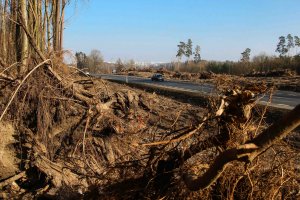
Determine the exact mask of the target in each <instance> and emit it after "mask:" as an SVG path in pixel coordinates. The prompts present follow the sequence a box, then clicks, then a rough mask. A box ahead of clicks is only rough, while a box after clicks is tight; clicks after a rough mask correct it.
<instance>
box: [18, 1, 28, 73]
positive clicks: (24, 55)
mask: <svg viewBox="0 0 300 200" xmlns="http://www.w3.org/2000/svg"><path fill="white" fill-rule="evenodd" d="M19 8H20V15H19V17H20V18H22V20H20V21H22V22H23V23H24V24H23V25H24V26H26V27H28V14H27V9H26V0H20V1H19ZM20 35H21V39H22V41H21V60H20V61H21V62H22V65H23V69H24V66H27V60H28V38H27V35H26V33H25V31H24V30H20ZM23 69H20V73H22V72H23Z"/></svg>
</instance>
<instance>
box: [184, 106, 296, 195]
mask: <svg viewBox="0 0 300 200" xmlns="http://www.w3.org/2000/svg"><path fill="white" fill-rule="evenodd" d="M299 125H300V104H299V105H298V106H296V107H295V108H294V109H293V110H292V111H291V112H289V113H287V114H286V115H285V116H283V118H282V119H281V120H279V121H278V122H276V123H274V124H273V125H272V126H270V127H269V128H267V129H266V130H264V131H263V132H262V133H261V134H260V135H258V136H257V137H256V138H254V139H252V140H250V141H248V142H246V144H244V145H240V146H239V147H237V148H232V149H228V150H226V151H224V152H223V153H221V154H220V155H219V156H218V157H217V158H216V159H215V161H214V162H213V164H212V165H211V166H210V167H209V169H208V170H207V171H206V172H205V173H204V174H203V175H201V176H199V177H197V176H195V175H193V174H190V173H184V174H183V179H184V182H185V184H186V186H187V187H188V188H189V189H190V190H193V191H196V190H199V189H205V188H207V187H209V186H210V185H211V184H213V183H214V182H215V181H216V180H217V179H218V178H219V177H220V176H221V174H222V173H223V171H224V170H225V168H226V166H227V164H229V163H230V162H232V161H235V160H238V161H244V162H249V161H250V162H251V161H252V160H253V159H254V158H255V157H257V156H258V155H259V154H261V153H262V152H264V151H265V150H266V149H267V148H269V147H270V146H271V145H272V144H274V142H276V141H278V140H280V139H282V138H283V137H285V136H286V135H287V134H289V133H290V132H291V131H292V130H294V129H295V128H297V127H298V126H299Z"/></svg>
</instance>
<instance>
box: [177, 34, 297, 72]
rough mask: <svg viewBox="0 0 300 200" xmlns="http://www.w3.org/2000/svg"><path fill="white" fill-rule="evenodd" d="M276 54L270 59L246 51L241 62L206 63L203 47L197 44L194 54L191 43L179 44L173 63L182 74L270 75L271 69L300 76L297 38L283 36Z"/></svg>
mask: <svg viewBox="0 0 300 200" xmlns="http://www.w3.org/2000/svg"><path fill="white" fill-rule="evenodd" d="M278 39H279V41H278V44H277V46H276V49H275V52H277V53H279V56H268V55H266V54H264V53H262V54H259V55H256V56H253V57H252V59H250V57H251V49H250V48H246V49H245V50H244V51H243V52H242V53H241V58H240V60H239V61H237V62H234V61H225V62H220V61H206V60H202V59H201V56H200V46H199V45H197V46H196V48H195V51H194V52H193V51H192V40H191V39H188V41H187V43H185V42H180V43H179V44H178V45H177V47H178V50H177V54H176V57H177V58H178V62H177V63H173V65H172V67H171V69H173V70H176V71H182V72H192V73H197V72H201V71H212V72H214V73H226V74H236V75H239V74H247V73H250V72H253V71H256V72H268V71H272V70H292V71H296V72H297V73H298V74H300V53H299V52H298V48H299V47H300V39H299V37H298V36H292V35H291V34H288V35H287V36H286V37H285V36H280V37H279V38H278ZM191 55H194V60H193V61H194V62H189V61H190V56H191ZM183 56H185V57H187V61H186V62H184V63H182V62H181V58H182V57H183Z"/></svg>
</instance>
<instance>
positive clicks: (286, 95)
mask: <svg viewBox="0 0 300 200" xmlns="http://www.w3.org/2000/svg"><path fill="white" fill-rule="evenodd" d="M95 76H97V77H101V78H102V79H106V80H115V81H121V82H124V83H126V82H129V83H135V84H141V85H143V84H144V85H148V84H153V85H154V86H155V85H157V86H163V87H166V88H172V89H176V90H179V91H189V92H195V93H199V92H200V93H203V94H207V95H210V94H213V93H214V86H213V85H212V84H199V83H192V82H187V81H174V80H165V81H164V82H156V81H151V79H150V78H141V77H136V76H121V75H107V74H105V75H103V74H102V75H95ZM268 100H269V97H268V96H264V97H262V98H261V99H260V104H263V105H265V104H267V102H268ZM298 104H300V93H299V92H291V91H283V90H277V91H276V92H275V93H274V94H273V96H272V102H271V104H270V106H272V107H276V108H283V109H289V110H291V109H293V108H294V107H295V106H296V105H298Z"/></svg>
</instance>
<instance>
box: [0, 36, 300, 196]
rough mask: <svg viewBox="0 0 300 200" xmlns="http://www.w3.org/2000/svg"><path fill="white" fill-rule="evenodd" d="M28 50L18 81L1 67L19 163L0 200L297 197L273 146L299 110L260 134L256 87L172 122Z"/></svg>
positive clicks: (279, 148)
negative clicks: (30, 57)
mask: <svg viewBox="0 0 300 200" xmlns="http://www.w3.org/2000/svg"><path fill="white" fill-rule="evenodd" d="M29 39H30V38H29ZM30 41H31V43H32V46H33V47H34V46H35V45H34V42H33V41H32V40H30ZM35 50H36V53H37V55H38V56H39V58H38V59H36V60H35V61H34V62H33V63H35V66H34V67H32V68H29V70H28V73H26V74H25V75H24V76H22V77H18V76H16V75H14V73H13V70H11V69H12V68H13V66H14V65H12V66H8V65H7V64H6V63H4V62H1V66H2V68H1V74H0V87H1V93H0V96H1V100H0V111H1V116H0V121H1V122H3V123H11V124H12V125H13V127H14V129H15V132H16V135H17V137H16V138H17V140H16V142H15V144H14V145H15V149H16V152H17V155H18V156H17V157H18V159H19V163H18V166H19V171H18V173H17V174H16V175H14V176H11V177H6V178H5V179H3V180H1V182H0V188H1V191H3V193H1V195H2V197H3V198H21V197H24V196H25V197H27V198H32V197H48V198H55V199H57V198H61V199H66V198H69V199H74V198H87V199H93V198H95V197H97V198H112V199H119V198H122V199H133V198H151V199H158V198H163V197H168V198H172V197H173V198H176V197H181V198H194V197H198V198H200V197H201V198H204V199H206V198H212V197H220V198H233V197H234V198H242V199H244V198H263V199H269V198H273V197H274V198H275V197H276V198H277V197H282V198H297V197H299V191H300V188H299V175H297V173H296V172H297V170H299V169H296V166H297V163H296V162H297V159H296V158H297V157H299V149H294V148H292V147H291V146H290V145H288V144H287V143H285V142H283V141H282V140H280V139H281V138H283V137H285V136H286V135H287V134H289V133H290V132H291V131H292V130H293V129H295V128H296V127H297V126H298V125H299V123H300V119H299V118H300V117H299V110H300V107H299V106H297V107H296V108H295V109H294V110H293V111H291V112H290V113H289V114H287V115H286V116H285V117H283V119H282V120H281V121H280V122H279V123H275V124H273V125H272V126H270V127H268V128H265V127H263V126H262V125H263V123H262V122H263V120H264V119H263V115H264V113H265V112H266V111H265V110H263V111H262V112H261V115H262V116H261V117H260V118H258V121H257V119H256V118H253V116H254V115H253V114H252V112H253V109H254V108H256V107H255V105H256V102H257V99H258V97H259V95H261V93H264V92H266V91H265V87H258V86H257V87H255V89H254V88H249V87H248V88H234V89H231V90H224V91H222V92H221V94H222V95H221V96H219V98H218V100H217V101H212V103H211V104H210V107H208V108H207V110H206V111H205V112H203V113H200V114H199V113H197V110H196V111H195V110H194V112H193V109H194V108H189V109H187V110H188V111H189V112H187V110H185V109H179V110H178V108H176V107H175V108H172V109H173V110H175V111H177V114H176V115H174V114H173V113H172V112H171V111H170V108H168V107H162V106H163V105H164V103H163V102H162V101H160V98H159V97H157V95H155V94H145V93H143V92H140V93H137V92H135V91H133V90H128V89H126V90H122V89H119V90H116V89H113V88H112V87H111V86H110V85H109V84H107V83H106V82H103V81H101V80H95V79H90V78H85V79H82V78H80V77H79V76H76V74H77V73H80V72H77V71H76V70H71V69H70V68H68V67H67V66H64V65H63V63H61V62H59V60H55V59H48V58H47V57H46V56H45V55H43V53H42V52H40V51H39V50H38V49H35ZM256 109H258V108H256ZM274 144H276V145H274ZM228 166H230V169H229V168H228ZM232 169H234V170H232ZM266 188H268V190H267V189H266ZM191 191H198V192H196V193H195V192H191Z"/></svg>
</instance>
